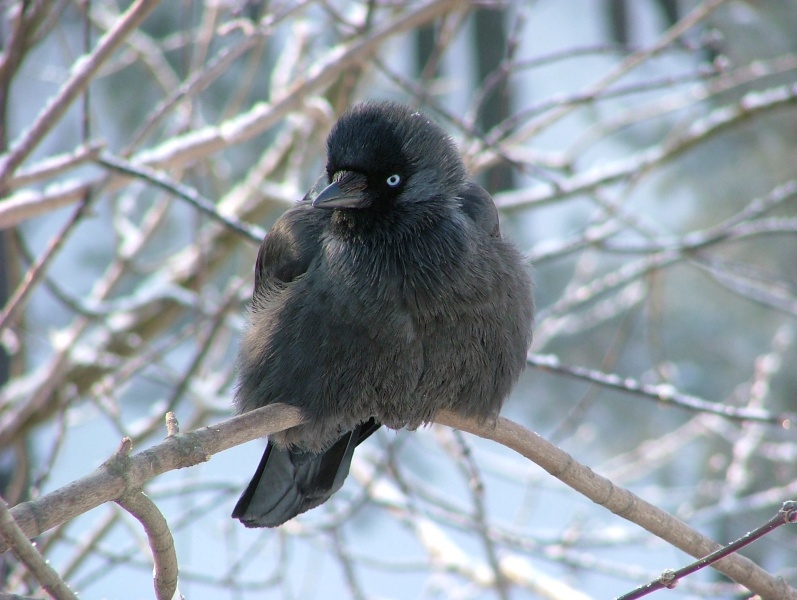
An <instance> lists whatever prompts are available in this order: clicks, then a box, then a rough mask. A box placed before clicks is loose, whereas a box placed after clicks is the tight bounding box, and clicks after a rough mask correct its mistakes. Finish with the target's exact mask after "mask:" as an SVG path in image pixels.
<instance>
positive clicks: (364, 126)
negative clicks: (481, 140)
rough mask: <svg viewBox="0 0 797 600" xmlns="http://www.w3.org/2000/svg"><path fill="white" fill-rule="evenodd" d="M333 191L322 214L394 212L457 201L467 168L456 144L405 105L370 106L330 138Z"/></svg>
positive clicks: (356, 110)
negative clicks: (404, 207)
mask: <svg viewBox="0 0 797 600" xmlns="http://www.w3.org/2000/svg"><path fill="white" fill-rule="evenodd" d="M326 170H327V178H328V185H327V187H326V188H324V190H322V191H321V192H320V193H319V194H318V196H316V198H315V200H314V201H313V206H315V207H318V208H328V209H331V208H343V209H365V208H374V209H382V210H384V209H389V208H391V207H393V206H397V205H401V204H409V203H422V202H431V201H434V200H436V199H441V198H455V197H456V196H457V195H458V193H459V192H460V190H461V189H462V186H463V185H464V183H465V175H466V174H465V167H464V165H463V164H462V161H461V160H460V158H459V153H458V152H457V148H456V146H455V145H454V142H453V141H452V140H451V138H450V137H449V136H448V135H447V134H446V133H445V132H444V131H443V130H442V129H441V128H440V127H439V126H438V125H437V124H436V123H434V122H433V121H432V120H430V119H429V118H428V117H427V116H426V115H424V114H422V113H420V112H417V111H416V110H414V109H412V108H410V107H408V106H404V105H401V104H395V103H392V102H378V103H376V102H368V103H364V104H358V105H357V106H355V107H353V108H352V109H351V110H349V111H348V112H346V113H345V114H344V115H343V116H341V118H340V119H339V120H338V122H337V123H336V124H335V126H334V127H333V128H332V131H331V132H330V134H329V137H328V138H327V167H326Z"/></svg>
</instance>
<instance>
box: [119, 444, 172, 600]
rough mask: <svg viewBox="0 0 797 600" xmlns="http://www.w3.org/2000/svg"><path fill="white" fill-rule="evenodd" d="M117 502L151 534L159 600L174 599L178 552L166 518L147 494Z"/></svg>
mask: <svg viewBox="0 0 797 600" xmlns="http://www.w3.org/2000/svg"><path fill="white" fill-rule="evenodd" d="M170 435H171V434H170ZM116 503H117V504H118V505H119V506H121V507H122V508H124V509H125V510H126V511H127V512H129V513H130V514H131V515H133V516H134V517H135V518H136V519H138V520H139V521H140V522H141V525H143V526H144V531H145V532H146V533H147V539H148V540H149V547H150V549H151V550H152V560H153V562H154V563H155V569H154V578H155V598H157V600H172V597H173V596H174V592H175V591H176V590H177V572H178V567H177V551H176V550H175V548H174V538H172V532H171V531H170V530H169V525H168V523H166V519H164V518H163V515H162V514H161V512H160V511H159V510H158V507H157V506H155V503H154V502H153V501H152V500H150V499H149V498H148V497H147V496H146V494H144V492H140V491H139V492H132V493H130V494H125V495H124V496H122V497H121V498H119V499H117V500H116Z"/></svg>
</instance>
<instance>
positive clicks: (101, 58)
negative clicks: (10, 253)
mask: <svg viewBox="0 0 797 600" xmlns="http://www.w3.org/2000/svg"><path fill="white" fill-rule="evenodd" d="M158 4H160V0H136V2H134V3H133V4H132V5H131V6H130V8H128V9H127V12H125V13H124V14H123V15H122V16H121V18H120V19H119V21H118V22H117V23H116V26H115V27H114V28H113V29H112V30H111V31H109V32H108V33H107V34H106V35H105V36H104V37H103V38H102V39H101V40H100V41H99V43H98V44H97V48H96V49H95V50H94V52H92V53H91V54H90V55H88V56H87V57H86V58H85V59H84V60H80V61H77V62H76V63H75V65H74V68H73V72H72V76H71V77H70V78H69V79H68V80H67V81H66V83H64V85H62V86H61V89H60V90H58V93H57V94H56V95H55V96H54V97H53V98H51V99H50V101H49V102H48V103H47V106H45V107H44V109H42V111H41V113H39V116H38V117H37V118H36V120H35V121H34V123H33V125H31V127H30V128H29V129H28V130H27V131H26V132H25V133H23V134H22V136H20V139H18V140H17V142H16V143H15V144H14V145H13V147H12V148H11V150H10V151H9V153H8V154H6V155H4V156H2V157H0V190H3V189H5V184H6V182H7V181H8V179H9V178H10V177H11V175H12V174H13V173H14V171H15V170H16V169H17V167H19V165H21V164H22V162H23V161H24V160H25V159H26V158H27V157H28V155H29V154H30V153H31V152H32V151H33V149H34V148H35V147H36V146H37V145H38V144H39V142H40V141H41V140H42V138H43V137H44V136H45V135H46V134H47V132H48V131H50V129H51V128H52V126H53V125H54V124H55V123H56V122H57V121H58V120H59V119H60V118H61V116H63V114H64V113H65V112H66V110H67V108H69V106H70V104H72V102H73V101H74V100H75V98H77V96H78V95H79V94H80V93H81V92H82V91H83V90H84V89H85V88H86V86H87V85H88V83H89V81H91V78H92V76H93V75H94V74H95V73H96V72H97V70H98V69H99V68H100V66H102V64H103V63H104V62H105V61H106V60H108V58H109V57H110V56H111V54H112V53H113V52H114V50H116V49H117V48H118V47H119V45H120V44H121V43H122V42H123V41H124V39H125V38H126V37H127V36H128V35H129V34H130V32H132V31H133V30H135V29H136V28H137V27H138V26H139V25H140V24H141V22H142V21H143V20H144V19H145V18H146V17H147V15H149V13H150V12H152V11H153V10H154V9H155V7H156V6H158Z"/></svg>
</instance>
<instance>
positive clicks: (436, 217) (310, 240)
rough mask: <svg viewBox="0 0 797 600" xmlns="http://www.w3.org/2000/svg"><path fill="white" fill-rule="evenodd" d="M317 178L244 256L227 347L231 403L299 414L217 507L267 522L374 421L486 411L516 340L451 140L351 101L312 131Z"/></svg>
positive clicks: (511, 374) (493, 410)
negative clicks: (249, 290) (318, 183)
mask: <svg viewBox="0 0 797 600" xmlns="http://www.w3.org/2000/svg"><path fill="white" fill-rule="evenodd" d="M327 154H328V156H327V159H328V160H327V183H328V184H330V185H329V187H327V188H326V189H324V190H323V191H320V192H319V191H317V190H316V191H314V192H313V193H311V194H308V196H307V197H305V199H304V200H303V201H302V202H300V203H299V204H297V205H296V206H295V207H294V208H291V209H290V210H288V211H287V212H286V213H285V214H284V215H283V216H282V217H281V218H280V219H279V220H278V221H277V223H276V224H275V225H274V226H273V227H272V229H271V231H269V233H268V235H267V237H266V239H265V240H264V242H263V245H262V246H261V248H260V252H259V254H258V258H257V265H256V273H255V291H254V294H253V300H252V308H251V314H250V323H249V327H248V328H247V330H246V332H245V334H244V337H243V340H242V342H241V349H240V353H239V359H238V369H239V371H238V372H239V375H238V388H237V392H236V397H235V403H236V406H237V408H238V410H239V411H242V412H243V411H247V410H252V409H254V408H257V407H260V406H264V405H266V404H270V403H273V402H284V403H286V404H290V405H293V406H297V407H299V408H300V409H301V410H302V412H303V414H304V415H305V416H306V418H307V422H306V423H305V424H303V425H300V426H298V427H294V428H291V429H288V430H286V431H283V432H280V433H278V434H275V435H273V436H271V439H270V440H269V445H268V448H267V449H266V453H265V454H264V456H263V460H262V461H261V463H260V467H259V468H258V471H257V473H256V474H255V477H254V478H253V479H252V482H251V483H250V484H249V487H248V488H247V490H246V492H244V494H243V496H242V497H241V499H240V500H239V502H238V505H237V506H236V508H235V512H234V513H233V516H234V517H236V518H239V519H241V520H242V521H243V522H244V523H245V524H246V525H248V526H275V525H279V524H280V523H282V522H284V521H285V520H287V519H290V518H292V517H293V516H295V515H297V514H299V513H301V512H303V511H305V510H308V509H310V508H313V507H314V506H317V505H319V504H321V503H323V502H324V501H326V500H327V499H328V498H329V497H330V496H331V495H332V494H333V493H334V492H335V491H336V490H337V489H338V488H339V487H340V485H341V484H342V482H343V479H344V478H345V476H346V474H347V473H348V470H349V465H350V463H351V456H352V452H353V451H354V448H355V447H356V446H357V444H359V443H360V442H362V440H363V439H365V438H366V437H367V436H368V435H370V433H371V432H372V431H373V430H375V429H376V428H377V427H378V426H379V424H380V423H382V424H384V425H386V426H387V427H390V428H393V429H399V428H402V427H408V428H415V427H418V426H419V425H421V424H423V423H428V422H430V421H432V420H433V419H434V416H435V414H436V413H437V411H438V410H440V409H442V408H446V409H451V410H455V411H458V412H460V413H462V414H463V415H466V416H470V417H476V418H480V419H485V420H486V419H491V418H494V417H495V416H496V415H497V414H498V412H499V410H500V408H501V405H502V403H503V401H504V400H505V398H506V397H507V395H508V394H509V392H510V390H511V388H512V386H513V385H514V383H515V382H516V381H517V378H518V377H519V375H520V372H521V371H522V369H523V367H524V365H525V359H526V351H527V349H528V346H529V343H530V341H531V322H532V316H533V302H532V297H531V280H530V277H529V274H528V270H527V269H526V267H525V266H524V264H523V261H522V258H521V256H520V254H519V253H518V252H517V250H516V249H515V248H514V246H512V245H511V244H510V243H508V242H507V241H505V240H503V239H502V238H501V234H500V230H499V225H498V214H497V211H496V208H495V204H494V203H493V201H492V198H491V197H490V195H489V194H488V193H487V192H486V191H485V190H483V189H482V188H481V187H479V186H478V185H476V184H475V183H471V182H468V181H467V179H466V173H465V168H464V166H463V164H462V161H461V160H460V158H459V155H458V153H457V150H456V146H455V145H454V143H453V141H452V140H451V139H450V138H449V137H448V136H447V135H446V134H445V132H444V131H443V130H442V129H441V128H440V127H439V126H438V125H436V124H435V123H433V122H432V121H431V120H429V118H428V117H426V116H424V115H422V114H421V113H418V112H417V111H414V110H413V109H411V108H409V107H405V106H402V105H398V104H392V103H368V104H362V105H359V106H356V107H354V108H353V109H352V110H351V111H349V112H348V113H346V114H345V115H343V116H342V117H341V118H340V120H339V121H338V123H337V124H336V125H335V126H334V127H333V129H332V131H331V133H330V135H329V138H328V143H327Z"/></svg>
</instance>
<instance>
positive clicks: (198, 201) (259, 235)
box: [97, 154, 266, 244]
mask: <svg viewBox="0 0 797 600" xmlns="http://www.w3.org/2000/svg"><path fill="white" fill-rule="evenodd" d="M97 162H98V163H99V164H101V165H102V166H104V167H107V168H108V169H111V170H113V171H116V172H118V173H123V174H124V175H128V176H130V177H136V178H138V179H141V180H143V181H146V182H148V183H151V184H153V185H156V186H158V187H159V188H161V189H163V190H166V191H167V192H169V193H170V194H174V195H175V196H177V197H178V198H181V199H182V200H185V201H186V202H188V203H189V204H191V205H192V206H193V207H195V208H196V209H198V210H200V211H202V212H203V213H205V214H206V215H208V216H209V217H210V218H212V219H214V220H216V221H218V222H219V223H222V224H223V225H225V226H226V227H229V228H230V229H232V230H233V231H235V232H237V233H240V234H241V235H243V236H244V237H246V238H248V239H249V240H251V241H253V242H255V243H256V244H259V243H260V242H262V241H263V237H265V235H266V232H265V230H264V229H263V228H262V227H258V226H257V225H252V224H249V223H244V222H242V221H239V220H238V219H236V218H234V217H230V216H226V215H223V214H221V213H220V212H219V211H218V210H217V208H216V205H215V204H213V202H211V201H210V200H208V199H207V198H205V197H204V196H202V195H201V194H200V193H199V192H197V191H196V190H195V189H194V188H191V187H189V186H187V185H184V184H182V183H180V182H179V181H175V180H173V179H171V178H170V177H167V176H166V175H164V174H163V173H159V172H158V171H155V170H154V169H150V168H148V167H142V166H137V165H134V164H133V163H131V162H130V161H127V160H123V159H121V158H116V157H113V156H110V155H109V154H104V155H102V156H101V157H99V158H98V159H97Z"/></svg>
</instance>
